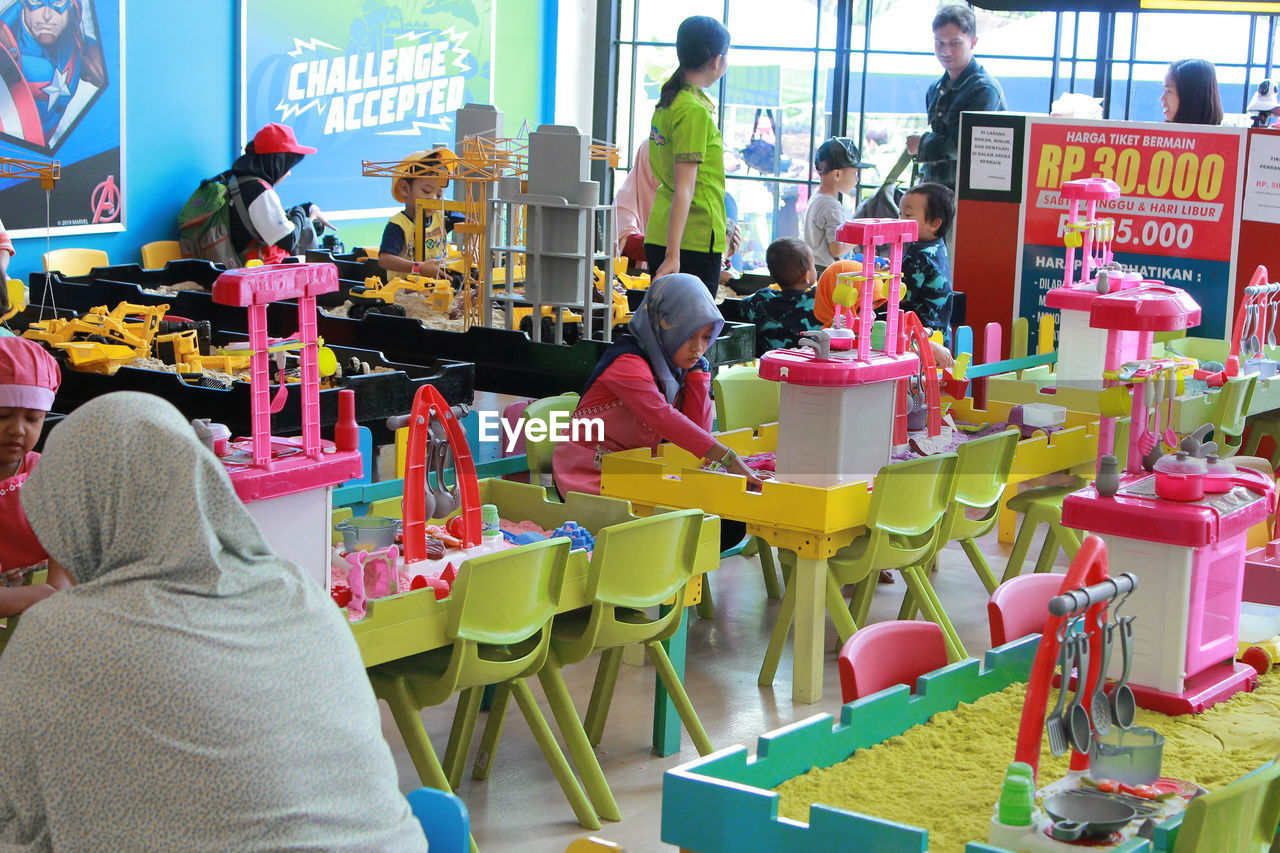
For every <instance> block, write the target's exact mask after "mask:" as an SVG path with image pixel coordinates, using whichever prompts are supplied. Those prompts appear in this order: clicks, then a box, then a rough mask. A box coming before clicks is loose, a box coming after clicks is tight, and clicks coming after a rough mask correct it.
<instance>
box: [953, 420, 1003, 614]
mask: <svg viewBox="0 0 1280 853" xmlns="http://www.w3.org/2000/svg"><path fill="white" fill-rule="evenodd" d="M1018 437H1019V436H1018V431H1017V430H1014V429H1010V430H1006V431H1005V432H1001V433H996V434H995V435H987V436H983V437H982V438H975V439H971V440H969V441H966V442H964V443H962V444H961V445H960V447H959V449H958V450H957V451H956V457H957V459H956V475H955V494H954V495H953V496H952V499H951V502H950V504H949V505H948V506H947V512H946V515H944V516H943V517H942V534H941V541H942V544H944V545H945V544H946V543H947V542H959V543H960V547H961V548H963V549H964V553H965V554H966V555H967V556H968V557H969V562H970V563H972V564H973V570H974V571H975V572H977V573H978V579H979V580H981V581H982V585H983V586H984V587H985V588H986V590H987V592H988V593H992V592H995V590H996V587H997V586H999V585H1000V584H999V581H997V580H996V576H995V574H994V573H993V572H992V571H991V566H990V565H988V564H987V558H986V557H985V556H983V553H982V549H980V548H979V547H978V542H977V539H978V537H979V536H985V535H986V534H987V533H988V532H989V531H990V530H991V528H993V527H995V526H996V521H997V520H998V519H999V517H1000V496H1001V495H1002V494H1004V490H1005V489H1006V488H1007V487H1008V485H1009V472H1010V471H1011V470H1012V469H1013V454H1014V453H1015V452H1017V449H1018ZM974 514H976V517H975V515H974Z"/></svg>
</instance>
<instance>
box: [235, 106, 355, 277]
mask: <svg viewBox="0 0 1280 853" xmlns="http://www.w3.org/2000/svg"><path fill="white" fill-rule="evenodd" d="M314 153H316V149H314V148H309V147H307V146H306V145H302V144H300V143H299V142H298V140H297V138H296V137H295V136H294V135H293V128H291V127H289V126H288V125H284V124H276V123H275V122H272V123H271V124H268V125H266V126H265V127H263V128H262V129H261V130H259V131H258V132H257V133H256V134H254V137H253V139H252V140H251V141H250V142H249V144H248V145H246V146H245V147H244V155H243V156H241V157H239V158H237V159H236V161H235V162H234V163H232V164H231V174H230V180H229V181H228V184H227V185H228V188H229V189H230V190H231V246H232V248H234V249H235V250H236V253H237V254H238V255H240V257H241V258H243V259H244V260H245V261H250V260H254V259H258V260H261V261H262V262H263V263H266V264H275V263H279V262H280V261H282V260H284V258H285V257H287V256H289V255H297V254H301V253H303V252H305V251H306V250H307V249H310V248H313V247H314V246H315V245H316V243H317V238H318V237H319V235H320V234H322V233H324V229H325V228H326V227H327V228H332V227H333V226H332V225H330V224H329V223H328V222H327V221H326V220H325V218H324V215H323V213H322V212H321V211H320V208H319V207H317V206H316V205H314V204H311V203H307V204H301V205H298V206H297V207H291V208H289V209H288V210H287V211H286V210H285V208H284V205H282V204H281V203H280V196H278V195H276V190H275V186H276V184H278V183H280V182H281V181H283V180H284V179H285V178H287V177H288V176H289V172H290V170H292V169H293V167H294V166H296V165H298V163H300V162H302V158H303V157H304V156H305V155H307V154H314Z"/></svg>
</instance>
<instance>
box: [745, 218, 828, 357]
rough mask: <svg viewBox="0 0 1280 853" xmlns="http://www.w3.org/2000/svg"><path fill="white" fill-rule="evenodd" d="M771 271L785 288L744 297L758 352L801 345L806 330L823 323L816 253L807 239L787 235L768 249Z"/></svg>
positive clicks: (766, 261)
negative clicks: (816, 306) (816, 305)
mask: <svg viewBox="0 0 1280 853" xmlns="http://www.w3.org/2000/svg"><path fill="white" fill-rule="evenodd" d="M765 263H766V264H768V266H769V274H770V275H771V276H773V280H774V281H776V282H777V283H778V286H779V287H780V288H782V289H781V290H774V289H773V288H772V287H764V288H761V289H760V290H757V291H756V292H755V293H753V294H752V295H751V296H749V297H747V298H746V299H745V300H743V306H742V307H743V313H744V319H745V320H746V322H748V323H752V324H754V325H755V327H756V355H757V356H761V355H764V354H765V353H766V352H768V351H769V350H771V349H791V348H794V347H798V346H800V339H801V337H802V336H803V334H804V333H805V332H808V331H816V330H818V329H821V328H822V325H821V324H820V323H819V322H818V321H817V318H815V317H814V313H813V297H814V291H813V283H814V281H816V280H817V278H818V274H817V271H816V270H814V268H813V252H811V251H810V250H809V247H808V245H806V244H805V242H804V241H803V240H800V239H799V238H796V237H783V238H781V239H779V240H775V241H773V243H772V244H771V245H770V246H769V249H768V250H767V251H766V252H765Z"/></svg>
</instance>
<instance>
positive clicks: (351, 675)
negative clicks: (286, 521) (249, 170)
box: [0, 393, 425, 851]
mask: <svg viewBox="0 0 1280 853" xmlns="http://www.w3.org/2000/svg"><path fill="white" fill-rule="evenodd" d="M22 502H23V508H24V509H25V511H26V513H27V516H28V518H29V519H30V521H31V526H32V528H33V529H34V530H35V532H36V535H37V537H39V539H40V541H41V542H42V543H43V544H44V545H45V547H46V550H48V551H49V554H50V556H51V557H52V558H53V559H54V560H56V561H58V562H59V563H61V564H62V565H63V566H65V567H66V569H67V570H68V572H69V573H70V574H71V576H72V577H73V578H75V579H76V581H77V582H78V584H79V585H78V586H76V587H74V588H72V589H70V590H67V591H64V592H59V593H57V594H55V595H53V596H51V597H49V598H48V599H45V600H44V601H42V602H41V603H39V604H37V605H36V606H35V607H33V608H31V610H29V611H28V612H27V613H26V614H25V615H24V616H23V619H22V622H21V624H20V625H19V626H18V629H17V632H16V633H15V636H14V638H13V640H12V641H11V642H10V643H9V646H8V648H7V649H6V650H5V652H4V655H3V657H0V720H3V721H4V725H5V729H6V732H5V747H4V749H3V750H0V850H47V849H53V848H54V847H57V848H59V849H66V850H90V849H94V850H121V851H125V850H162V849H176V848H181V849H184V850H210V851H213V850H219V851H221V850H321V849H323V850H344V851H356V850H423V849H425V840H424V839H423V836H422V831H421V828H420V827H419V825H418V824H417V822H416V821H415V819H414V818H413V816H412V814H411V813H410V811H409V808H408V806H407V804H406V802H405V800H404V798H403V797H402V796H401V795H400V793H399V791H398V786H397V776H396V768H395V766H394V763H393V761H392V758H391V752H390V750H389V749H388V747H387V744H386V741H385V740H383V738H382V733H381V729H380V721H379V715H378V709H377V704H376V700H375V699H374V697H373V692H372V690H371V689H370V686H369V682H368V680H367V678H366V676H365V673H364V669H363V667H362V665H361V662H360V658H359V652H358V650H357V648H356V644H355V640H354V638H353V636H352V634H351V631H350V629H349V628H348V627H347V625H346V624H345V623H344V621H343V619H342V618H341V615H340V613H339V612H338V610H337V608H336V607H335V606H334V605H333V602H332V601H331V600H330V599H329V597H328V596H327V595H326V594H325V592H324V590H322V589H320V588H318V587H317V586H316V585H315V584H314V583H313V582H311V581H309V580H308V579H307V578H306V577H305V576H304V575H303V573H302V572H301V571H300V570H299V569H298V568H297V567H295V566H293V565H292V564H290V563H287V562H285V561H283V560H281V559H280V558H278V557H276V556H275V555H274V554H273V553H272V552H271V551H270V549H269V548H268V547H267V545H266V543H265V541H264V540H263V538H262V534H261V532H260V531H259V530H258V528H257V526H256V525H255V524H254V522H253V520H252V518H250V516H249V514H248V513H247V512H246V510H245V509H244V507H243V505H242V504H241V503H240V501H239V500H238V499H237V498H236V495H235V492H234V491H233V489H232V487H231V482H230V480H229V479H228V478H227V475H226V473H225V472H224V470H223V468H222V465H221V464H220V463H219V462H218V461H217V459H216V458H215V457H214V456H213V454H212V453H210V452H209V451H208V450H206V449H205V448H204V447H203V446H202V445H201V444H200V442H199V441H198V440H197V439H196V437H195V435H194V433H193V432H192V430H191V427H190V426H189V425H188V424H187V422H186V421H185V420H184V419H183V417H182V416H181V415H180V414H179V413H178V411H177V410H176V409H174V408H173V407H172V406H171V405H169V404H168V403H166V402H164V401H163V400H161V399H160V398H158V397H153V396H150V395H146V394H133V393H119V394H110V395H107V396H105V397H100V398H98V399H96V400H94V401H92V402H90V403H88V404H87V405H85V406H83V407H81V408H80V409H78V410H77V411H76V412H75V413H74V414H72V415H71V416H70V417H69V418H67V420H66V422H65V423H63V424H62V425H60V426H59V427H58V428H57V429H55V430H54V432H53V434H52V435H51V436H50V439H49V443H48V447H47V448H46V450H45V452H44V456H43V458H42V459H41V461H40V464H39V466H38V467H37V468H36V471H35V473H34V474H33V475H32V476H31V478H30V480H29V481H28V482H27V484H26V486H25V487H24V488H23V490H22Z"/></svg>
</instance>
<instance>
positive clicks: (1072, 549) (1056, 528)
mask: <svg viewBox="0 0 1280 853" xmlns="http://www.w3.org/2000/svg"><path fill="white" fill-rule="evenodd" d="M1083 485H1084V483H1083V482H1082V481H1079V480H1077V481H1076V482H1075V483H1072V484H1071V485H1068V486H1035V487H1034V488H1030V489H1027V490H1025V491H1022V492H1019V493H1018V494H1016V495H1014V496H1013V497H1011V498H1009V500H1008V501H1006V502H1005V506H1006V507H1008V508H1009V509H1010V510H1012V511H1013V512H1016V513H1020V514H1021V515H1022V522H1021V523H1020V524H1019V525H1018V533H1017V535H1016V536H1015V537H1014V538H1013V550H1012V551H1010V552H1009V562H1008V563H1006V564H1005V568H1004V576H1003V577H1002V578H1001V579H1000V582H1001V583H1004V582H1005V581H1007V580H1009V579H1010V578H1016V577H1017V576H1018V575H1020V574H1022V565H1023V563H1025V562H1026V560H1027V552H1028V551H1030V550H1031V540H1032V539H1033V538H1034V537H1035V533H1036V528H1037V527H1039V526H1040V525H1041V524H1045V525H1048V530H1046V531H1045V534H1044V544H1043V545H1042V546H1041V547H1040V556H1039V557H1037V558H1036V569H1035V570H1036V572H1048V571H1052V570H1053V561H1054V560H1056V559H1057V558H1058V549H1059V548H1062V550H1064V551H1066V552H1067V557H1068V558H1070V559H1075V556H1076V552H1077V551H1079V550H1080V533H1079V532H1077V531H1075V530H1072V529H1071V528H1070V527H1064V526H1063V524H1062V501H1063V500H1064V499H1065V498H1066V496H1067V495H1069V494H1071V493H1072V492H1074V491H1078V490H1079V489H1080V488H1082V487H1083Z"/></svg>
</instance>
